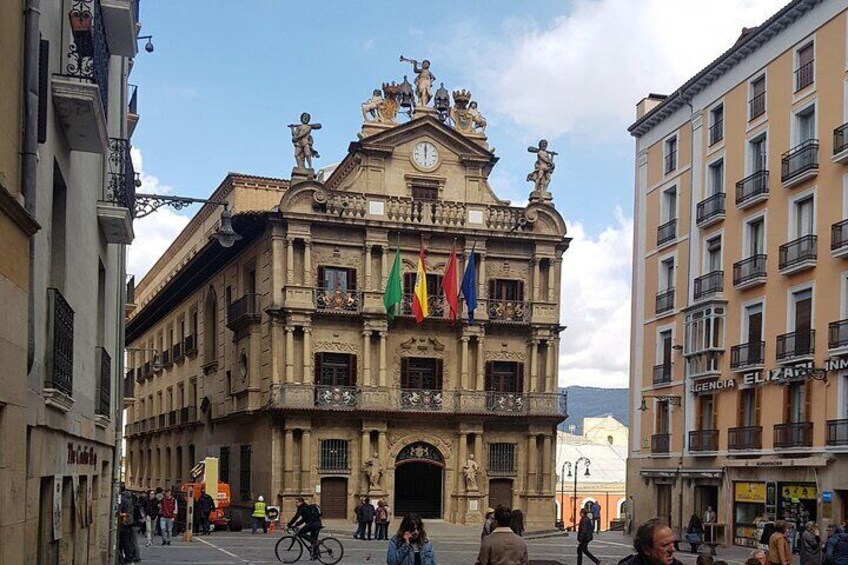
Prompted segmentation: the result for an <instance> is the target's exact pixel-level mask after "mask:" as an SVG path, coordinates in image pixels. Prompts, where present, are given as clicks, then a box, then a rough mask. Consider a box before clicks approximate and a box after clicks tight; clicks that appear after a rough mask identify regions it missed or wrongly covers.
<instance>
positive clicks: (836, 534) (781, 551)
mask: <svg viewBox="0 0 848 565" xmlns="http://www.w3.org/2000/svg"><path fill="white" fill-rule="evenodd" d="M846 528H848V522H843V523H842V524H841V525H832V526H830V527H829V528H828V536H827V538H826V539H825V540H822V538H821V535H820V534H819V531H818V528H817V527H816V523H815V522H807V524H806V526H805V527H804V531H803V532H802V533H801V538H800V540H799V542H798V554H799V555H800V558H801V565H822V564H824V565H848V532H847V531H846ZM789 532H790V528H789V524H788V523H787V522H786V521H784V520H778V521H776V522H775V523H774V531H773V532H772V534H771V535H770V536H769V538H768V554H767V560H768V563H769V564H770V565H792V545H791V544H790V541H789V535H790V534H789Z"/></svg>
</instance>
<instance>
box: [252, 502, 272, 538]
mask: <svg viewBox="0 0 848 565" xmlns="http://www.w3.org/2000/svg"><path fill="white" fill-rule="evenodd" d="M267 515H268V509H267V507H266V506H265V497H263V496H262V495H261V494H260V495H259V498H257V499H256V502H254V503H253V514H252V515H251V516H252V517H253V525H252V526H251V528H250V533H251V534H255V533H256V530H258V529H259V528H262V533H263V534H267V533H268V522H267V520H266V518H267Z"/></svg>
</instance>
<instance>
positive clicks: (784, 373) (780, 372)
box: [742, 361, 813, 387]
mask: <svg viewBox="0 0 848 565" xmlns="http://www.w3.org/2000/svg"><path fill="white" fill-rule="evenodd" d="M812 368H813V362H812V361H805V362H804V363H799V364H797V365H792V366H789V367H777V368H776V369H770V370H768V371H751V372H750V373H743V374H742V385H743V386H746V387H751V386H760V385H763V384H765V383H774V382H777V383H779V382H783V381H789V380H793V379H801V378H805V377H807V375H808V373H809V371H810V369H812Z"/></svg>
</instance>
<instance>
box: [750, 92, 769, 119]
mask: <svg viewBox="0 0 848 565" xmlns="http://www.w3.org/2000/svg"><path fill="white" fill-rule="evenodd" d="M765 113H766V91H765V90H764V91H762V92H760V93H759V94H757V95H756V96H754V97H753V98H751V99H750V100H749V101H748V114H749V116H750V117H749V118H748V119H749V120H753V119H754V118H758V117H760V116H762V115H763V114H765Z"/></svg>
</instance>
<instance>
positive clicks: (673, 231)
mask: <svg viewBox="0 0 848 565" xmlns="http://www.w3.org/2000/svg"><path fill="white" fill-rule="evenodd" d="M676 237H677V218H674V219H673V220H669V221H667V222H666V223H664V224H663V225H661V226H659V227H658V228H657V245H662V244H664V243H668V242H669V241H672V240H673V239H675V238H676Z"/></svg>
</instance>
